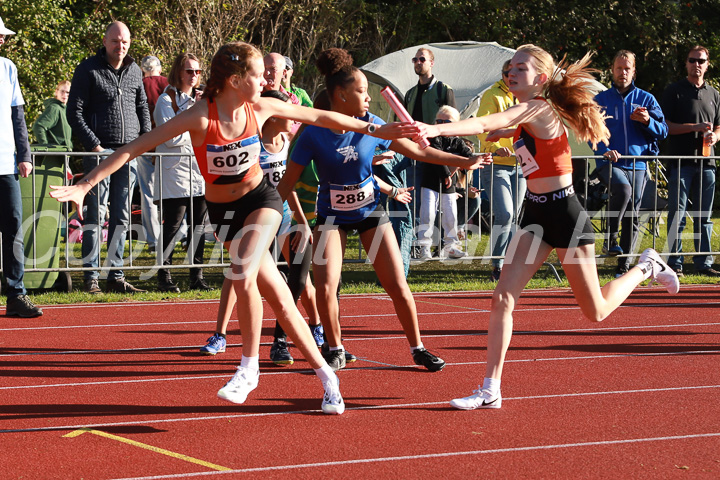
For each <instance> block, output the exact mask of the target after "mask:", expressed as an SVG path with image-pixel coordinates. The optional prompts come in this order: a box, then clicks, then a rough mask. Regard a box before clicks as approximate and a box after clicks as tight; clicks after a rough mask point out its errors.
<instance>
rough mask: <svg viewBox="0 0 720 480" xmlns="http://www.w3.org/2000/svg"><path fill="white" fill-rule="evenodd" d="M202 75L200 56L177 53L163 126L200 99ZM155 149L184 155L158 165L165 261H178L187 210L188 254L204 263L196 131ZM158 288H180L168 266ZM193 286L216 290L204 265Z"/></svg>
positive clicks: (159, 116)
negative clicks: (175, 258) (178, 243)
mask: <svg viewBox="0 0 720 480" xmlns="http://www.w3.org/2000/svg"><path fill="white" fill-rule="evenodd" d="M201 75H202V68H201V67H200V60H199V59H198V57H197V56H195V55H193V54H192V53H182V54H180V55H178V56H177V57H176V58H175V61H174V62H173V64H172V67H171V68H170V76H169V78H168V82H169V83H170V85H169V86H168V87H167V89H166V90H165V93H163V94H162V95H160V98H158V101H157V105H156V107H155V114H154V115H155V124H156V125H157V126H160V125H162V124H164V123H165V122H167V121H168V120H170V119H171V118H173V117H175V116H176V115H178V114H179V113H181V112H184V111H185V110H187V109H188V108H190V107H192V106H193V105H194V104H195V101H196V99H197V98H199V95H200V94H201V93H202V92H200V91H199V90H198V87H199V85H200V79H201V78H202V77H201ZM155 151H156V152H158V153H175V154H178V156H165V157H162V159H160V160H159V161H158V163H157V164H156V167H157V168H156V169H155V185H156V186H157V187H159V188H156V189H155V202H158V201H160V200H161V199H162V220H163V226H162V228H163V230H162V232H163V245H162V249H163V265H172V256H173V252H174V249H175V243H176V240H177V235H178V231H179V230H180V227H181V225H182V223H183V218H185V216H186V215H187V219H188V223H189V224H191V226H192V228H189V229H188V232H189V235H188V256H191V257H192V260H193V263H194V264H198V265H199V264H202V263H203V253H204V251H205V235H204V234H203V225H204V221H205V216H206V215H207V205H206V204H205V182H204V181H203V177H202V174H201V173H200V169H199V168H198V166H197V162H196V161H195V156H194V154H193V146H192V141H191V139H190V133H189V132H185V133H183V134H182V135H178V136H177V137H173V138H171V139H170V140H168V141H166V142H165V143H161V144H160V145H158V146H157V147H156V148H155ZM161 174H162V178H160V175H161ZM161 193H162V197H161V196H160V195H161ZM191 254H192V255H191ZM158 289H159V290H160V291H162V292H175V293H177V292H180V288H179V287H178V286H177V285H175V283H173V281H172V276H171V275H170V271H169V270H168V269H166V268H163V269H160V270H159V271H158ZM190 289H192V290H211V288H210V287H209V286H208V284H207V283H205V280H204V278H203V272H202V268H200V267H192V268H190Z"/></svg>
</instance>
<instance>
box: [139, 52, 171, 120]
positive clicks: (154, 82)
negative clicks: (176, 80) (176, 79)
mask: <svg viewBox="0 0 720 480" xmlns="http://www.w3.org/2000/svg"><path fill="white" fill-rule="evenodd" d="M140 68H142V71H143V79H142V82H143V87H144V88H145V95H146V96H147V102H148V110H149V111H150V123H151V124H152V126H153V128H155V123H154V117H153V113H154V112H155V105H156V104H157V101H158V98H160V95H162V94H163V92H164V91H165V89H166V88H167V86H168V79H167V77H164V76H163V75H162V63H160V59H159V58H157V57H156V56H154V55H146V56H144V57H143V59H142V60H140Z"/></svg>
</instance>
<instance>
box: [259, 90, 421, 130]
mask: <svg viewBox="0 0 720 480" xmlns="http://www.w3.org/2000/svg"><path fill="white" fill-rule="evenodd" d="M253 106H254V108H255V112H256V114H257V116H258V121H260V122H261V123H264V121H265V120H267V119H268V118H270V117H280V118H287V119H290V120H295V121H297V122H302V123H307V124H310V125H317V126H318V127H324V128H331V129H336V130H350V131H352V132H358V133H364V134H367V135H371V136H373V137H378V138H382V139H385V140H394V139H396V138H411V137H414V136H416V135H418V134H419V132H420V128H419V126H418V125H415V124H411V123H388V124H385V125H375V130H374V132H373V133H370V130H369V125H370V123H368V122H365V121H363V120H358V119H357V118H355V117H351V116H348V115H344V114H342V113H337V112H331V111H327V110H318V109H314V108H308V107H302V106H300V105H293V104H292V103H287V102H282V101H280V100H278V99H275V98H261V99H260V100H258V102H257V103H255V104H254V105H253Z"/></svg>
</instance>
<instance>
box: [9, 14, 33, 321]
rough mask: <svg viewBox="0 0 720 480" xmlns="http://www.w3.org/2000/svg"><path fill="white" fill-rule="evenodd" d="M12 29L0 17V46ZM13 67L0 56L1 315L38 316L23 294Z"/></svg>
mask: <svg viewBox="0 0 720 480" xmlns="http://www.w3.org/2000/svg"><path fill="white" fill-rule="evenodd" d="M14 34H15V32H13V31H12V30H9V29H8V28H6V27H5V24H4V23H3V21H2V19H1V18H0V46H2V45H3V44H5V38H6V37H7V36H8V35H14ZM23 105H25V100H23V96H22V93H21V92H20V83H19V82H18V76H17V67H16V66H15V64H14V63H13V62H11V61H10V60H8V59H7V58H5V57H0V202H1V203H2V206H3V208H2V213H1V214H0V233H2V272H3V276H4V277H5V282H6V283H7V288H6V294H7V306H6V308H5V315H7V316H19V317H26V318H29V317H39V316H40V315H42V314H43V312H42V310H40V309H39V308H38V307H36V306H35V305H33V303H32V301H31V300H30V298H28V296H27V290H25V284H24V283H23V277H24V275H25V264H24V260H25V254H24V252H25V247H24V245H23V232H22V223H23V219H22V214H23V212H22V195H21V193H20V182H19V181H18V175H20V176H21V177H27V176H28V175H30V173H32V169H33V164H32V159H31V158H30V144H29V143H28V131H27V125H26V124H25V112H24V108H23Z"/></svg>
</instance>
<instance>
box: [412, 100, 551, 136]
mask: <svg viewBox="0 0 720 480" xmlns="http://www.w3.org/2000/svg"><path fill="white" fill-rule="evenodd" d="M546 108H550V107H549V105H548V104H547V102H545V101H543V100H530V101H529V102H523V103H519V104H517V105H514V106H512V107H510V108H508V109H507V110H505V111H504V112H499V113H493V114H490V115H485V116H484V117H476V118H467V119H465V120H461V121H459V122H450V123H441V124H436V125H425V126H424V131H425V132H424V133H425V134H426V135H427V136H428V137H430V138H432V137H439V136H458V137H464V136H468V135H477V134H480V133H485V132H492V131H494V130H500V129H503V128H506V127H510V126H512V125H519V124H521V123H533V122H534V121H535V120H537V119H538V117H539V115H538V114H540V113H542V112H543V110H545V109H546Z"/></svg>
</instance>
